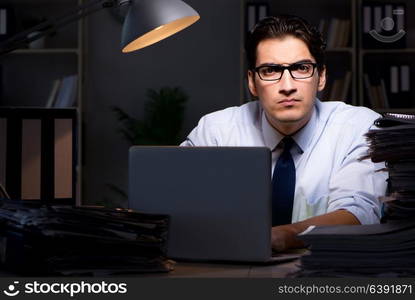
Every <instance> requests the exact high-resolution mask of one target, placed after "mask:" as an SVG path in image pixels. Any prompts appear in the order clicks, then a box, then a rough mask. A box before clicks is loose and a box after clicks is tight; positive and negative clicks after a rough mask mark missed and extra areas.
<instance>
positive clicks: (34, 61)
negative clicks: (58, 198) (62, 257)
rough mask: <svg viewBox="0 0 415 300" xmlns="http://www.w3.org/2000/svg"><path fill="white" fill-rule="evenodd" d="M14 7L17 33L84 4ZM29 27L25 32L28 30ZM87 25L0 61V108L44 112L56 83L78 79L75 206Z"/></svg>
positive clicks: (27, 1) (9, 2) (10, 3)
mask: <svg viewBox="0 0 415 300" xmlns="http://www.w3.org/2000/svg"><path fill="white" fill-rule="evenodd" d="M3 2H4V3H1V4H0V8H1V7H2V6H6V7H9V8H10V7H11V8H12V11H13V13H14V16H15V20H16V22H15V23H16V28H14V29H15V31H16V32H20V31H22V30H23V29H28V28H31V27H32V26H33V25H31V26H29V25H27V24H29V23H33V20H38V21H41V20H42V19H43V20H44V19H45V18H46V19H50V18H55V17H59V16H62V15H64V14H66V13H67V12H69V11H70V10H71V9H73V8H75V7H76V6H78V5H80V4H82V3H83V2H85V0H6V1H3ZM25 23H26V28H25V26H24V25H25ZM83 32H84V21H83V20H82V19H81V20H80V21H78V22H74V23H71V24H68V25H66V26H65V27H63V28H60V29H58V30H57V31H56V32H55V33H54V34H53V35H49V36H47V37H45V39H44V46H43V47H42V48H36V49H33V48H30V47H28V48H23V49H18V50H15V51H13V52H11V53H8V54H6V55H4V56H2V57H0V79H1V81H0V107H20V108H29V107H35V108H42V107H43V108H44V107H46V103H47V101H48V98H49V95H50V93H51V90H52V87H53V84H54V80H56V79H59V78H60V79H62V78H63V77H65V76H68V75H76V76H77V90H76V103H77V104H76V109H77V120H78V121H77V126H76V128H77V132H76V134H77V149H76V155H77V161H78V164H77V166H76V179H77V180H76V181H77V182H76V202H77V204H80V203H81V194H82V186H81V183H82V170H81V166H82V163H81V162H82V157H81V155H82V151H81V147H82V145H81V142H80V141H82V115H83V113H82V107H83V90H84V89H83V82H84V78H83V74H84V61H83V60H84V36H83Z"/></svg>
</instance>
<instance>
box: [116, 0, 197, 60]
mask: <svg viewBox="0 0 415 300" xmlns="http://www.w3.org/2000/svg"><path fill="white" fill-rule="evenodd" d="M199 18H200V16H199V14H198V13H197V12H196V11H195V10H194V9H193V8H191V7H190V6H189V5H187V4H186V3H184V2H183V1H180V0H135V1H132V2H131V4H130V9H129V11H128V13H127V16H126V18H125V21H124V25H123V28H122V37H121V47H122V52H131V51H135V50H138V49H141V48H144V47H146V46H149V45H151V44H154V43H156V42H158V41H160V40H162V39H165V38H167V37H169V36H171V35H173V34H175V33H176V32H178V31H180V30H182V29H184V28H186V27H188V26H190V25H192V24H193V23H195V22H196V21H197V20H199Z"/></svg>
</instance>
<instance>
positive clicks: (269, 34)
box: [245, 15, 326, 73]
mask: <svg viewBox="0 0 415 300" xmlns="http://www.w3.org/2000/svg"><path fill="white" fill-rule="evenodd" d="M286 36H293V37H296V38H298V39H300V40H302V41H303V42H304V43H305V44H306V45H307V47H308V50H309V51H310V53H311V55H312V56H313V57H314V59H315V60H316V63H317V70H318V71H319V73H320V72H321V71H323V69H324V66H325V53H324V49H325V48H326V44H325V42H324V40H323V38H322V36H321V33H320V32H319V31H318V30H317V29H316V28H315V27H314V26H312V25H310V24H309V23H308V22H307V21H306V20H304V19H302V18H300V17H297V16H291V15H278V16H273V17H267V18H264V19H262V20H261V21H259V22H258V23H257V24H256V25H255V26H254V27H253V28H252V29H251V30H250V32H249V33H248V36H247V39H246V43H245V52H246V57H247V61H248V68H249V70H252V69H254V68H255V63H256V58H257V57H256V51H257V46H258V44H259V43H260V42H261V41H263V40H266V39H271V38H284V37H286Z"/></svg>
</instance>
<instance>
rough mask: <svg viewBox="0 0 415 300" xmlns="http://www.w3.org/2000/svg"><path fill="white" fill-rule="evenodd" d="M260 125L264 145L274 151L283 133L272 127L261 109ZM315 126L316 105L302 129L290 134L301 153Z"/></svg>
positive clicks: (311, 136) (309, 140) (305, 147)
mask: <svg viewBox="0 0 415 300" xmlns="http://www.w3.org/2000/svg"><path fill="white" fill-rule="evenodd" d="M317 101H318V99H316V102H317ZM261 125H262V134H263V137H264V142H265V145H266V146H267V147H268V148H270V149H271V150H272V151H274V149H275V148H276V147H277V145H278V144H279V143H280V141H281V140H282V139H283V138H284V135H282V134H281V133H279V132H278V131H277V130H276V129H274V127H272V125H271V124H270V123H269V122H268V120H267V117H266V116H265V111H264V110H263V109H262V116H261ZM316 128H317V112H316V105H314V107H313V112H312V114H311V118H310V120H309V121H308V122H307V124H306V125H305V126H304V127H303V128H302V129H300V130H299V131H298V132H297V133H296V134H294V135H293V136H292V138H293V140H294V141H295V143H296V144H297V146H298V147H299V148H300V150H301V153H303V152H304V151H305V150H306V149H307V147H308V145H309V144H310V142H311V140H312V138H313V133H314V131H315V129H316Z"/></svg>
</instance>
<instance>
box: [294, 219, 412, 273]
mask: <svg viewBox="0 0 415 300" xmlns="http://www.w3.org/2000/svg"><path fill="white" fill-rule="evenodd" d="M299 238H300V239H301V240H303V241H304V242H305V243H306V244H309V245H311V251H310V253H311V254H310V255H304V256H302V257H301V270H300V271H299V272H298V273H297V274H295V275H296V276H297V277H414V275H415V222H414V221H412V222H389V223H384V224H373V225H335V226H317V227H314V228H309V230H307V231H305V232H304V233H303V234H301V235H299Z"/></svg>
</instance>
